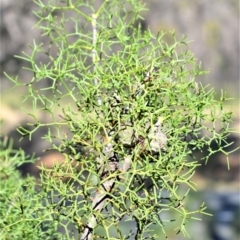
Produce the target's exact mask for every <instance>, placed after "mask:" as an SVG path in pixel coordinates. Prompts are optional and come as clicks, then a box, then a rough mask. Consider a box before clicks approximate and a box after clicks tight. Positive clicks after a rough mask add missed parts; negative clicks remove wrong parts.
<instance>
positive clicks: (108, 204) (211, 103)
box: [0, 0, 232, 239]
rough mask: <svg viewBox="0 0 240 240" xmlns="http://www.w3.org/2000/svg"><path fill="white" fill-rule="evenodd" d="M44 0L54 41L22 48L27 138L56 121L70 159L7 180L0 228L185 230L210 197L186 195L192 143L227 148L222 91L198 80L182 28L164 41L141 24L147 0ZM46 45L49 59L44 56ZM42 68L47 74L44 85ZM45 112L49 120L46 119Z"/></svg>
mask: <svg viewBox="0 0 240 240" xmlns="http://www.w3.org/2000/svg"><path fill="white" fill-rule="evenodd" d="M36 3H37V5H38V6H39V7H40V10H39V11H38V12H36V13H35V14H36V16H37V17H38V19H39V22H38V24H37V27H39V28H40V29H41V31H42V34H43V35H45V36H47V37H48V39H49V45H48V46H47V45H46V44H42V43H40V44H37V43H35V42H33V45H32V46H31V48H32V54H30V55H28V54H26V53H23V56H18V58H21V59H23V60H25V61H26V62H28V64H29V67H27V68H26V69H27V70H28V71H31V72H32V73H33V78H32V80H31V82H30V83H29V84H26V87H28V94H27V96H25V99H24V101H32V104H33V105H32V106H33V111H31V112H30V113H29V115H30V116H32V117H33V122H32V123H30V124H32V129H31V130H30V131H29V129H25V128H23V127H20V128H19V131H20V132H21V133H22V135H23V136H29V137H30V138H31V136H32V134H34V132H35V131H36V130H37V129H38V128H40V127H42V126H49V132H48V135H47V136H45V139H47V140H48V141H50V142H51V143H52V148H53V149H57V150H58V151H59V152H62V153H64V154H65V160H64V161H63V162H62V163H61V164H56V166H55V167H54V169H45V168H42V174H41V178H40V180H39V181H37V182H36V183H34V182H33V180H32V179H31V178H29V179H26V180H21V181H19V182H18V186H19V187H18V188H17V189H19V190H16V189H14V190H13V188H12V187H11V186H9V187H7V188H6V189H9V190H6V191H7V192H6V194H3V195H2V196H1V197H3V201H4V202H6V201H7V202H8V204H5V205H4V206H5V208H4V207H1V214H3V216H4V215H5V216H6V219H5V220H4V221H2V222H1V229H2V230H0V231H1V232H0V235H1V237H2V239H43V237H44V238H45V239H133V238H134V237H135V239H158V235H157V233H156V231H155V229H156V227H157V228H158V229H161V231H162V233H163V234H164V235H167V234H166V233H165V231H164V229H165V226H166V225H168V224H171V222H172V221H178V228H177V229H176V233H177V232H182V233H183V234H184V235H187V232H186V229H185V225H186V223H188V222H189V221H190V220H191V219H194V218H195V214H198V213H205V212H204V210H205V207H204V205H202V206H199V209H196V210H194V211H190V210H188V209H187V208H186V207H185V201H186V198H187V195H188V193H189V190H190V189H195V188H194V186H195V184H194V183H193V182H192V181H191V178H192V176H193V174H194V171H195V168H196V167H197V166H198V165H199V159H195V157H194V152H195V150H200V151H201V150H202V149H203V147H206V146H207V148H208V153H209V154H207V155H206V156H205V157H204V159H202V160H206V161H207V160H208V158H209V156H211V155H212V154H214V153H215V152H219V151H220V152H223V153H224V154H225V155H226V156H228V154H229V153H228V152H226V151H225V147H227V142H226V138H227V136H228V135H229V133H230V129H229V124H230V122H231V116H232V113H231V112H228V111H225V110H224V108H223V103H224V102H225V100H226V97H225V95H224V94H222V96H221V98H220V99H218V100H215V92H214V90H213V89H209V88H208V87H204V86H202V85H201V84H199V83H197V82H196V81H195V78H196V77H197V76H198V75H200V74H203V71H202V70H201V67H200V65H197V64H196V59H195V58H194V56H193V54H192V53H191V52H190V51H189V50H188V42H186V39H185V37H182V38H181V39H180V40H178V39H177V37H176V36H175V34H174V32H172V41H173V44H171V45H168V44H167V43H166V42H164V41H163V36H164V33H161V32H160V33H159V34H158V35H157V36H154V35H153V34H152V33H151V31H150V30H146V31H143V30H142V29H141V26H140V25H139V26H138V27H137V28H135V27H134V25H135V23H136V22H137V21H138V20H139V19H141V15H140V12H141V11H142V10H144V7H143V5H142V3H141V2H140V1H135V0H125V1H117V0H112V1H96V2H95V1H88V2H87V3H85V1H82V0H76V1H71V0H68V1H62V2H59V1H53V0H49V2H48V3H47V4H46V5H45V4H44V3H43V2H41V1H40V0H37V1H36ZM69 26H70V30H69ZM40 55H45V59H47V60H46V62H40V63H38V61H37V58H38V56H40ZM9 78H10V79H11V80H12V81H13V82H14V83H15V84H16V86H19V85H24V84H23V83H21V82H20V81H19V80H17V78H15V79H14V78H11V77H9ZM46 80H48V82H50V83H51V84H49V85H48V86H45V87H42V88H40V89H39V83H41V82H46ZM59 109H61V112H62V113H61V117H60V118H59V117H58V116H57V114H56V113H58V112H59ZM39 112H45V114H46V119H48V117H49V116H50V117H51V118H52V122H47V123H46V122H41V121H40V119H39V118H38V113H39ZM48 115H49V116H48ZM219 126H220V131H217V130H216V129H217V128H219ZM55 138H58V139H60V145H56V144H55V143H54V139H55ZM213 142H216V143H217V145H218V149H211V143H213ZM12 178H14V176H13V175H11V179H12ZM17 178H19V175H18V176H17ZM1 179H2V176H1ZM9 181H10V180H9ZM11 181H14V180H11ZM11 181H10V183H11ZM10 189H11V190H10ZM9 191H11V192H9ZM15 195H16V196H17V197H16V198H15V197H14V196H15ZM9 196H11V198H12V199H10V200H9ZM6 206H8V209H11V210H9V211H11V212H10V213H8V214H7V213H6V211H8V209H6ZM9 206H11V207H9ZM168 213H170V214H171V213H174V214H175V216H176V215H177V217H176V219H171V218H169V216H170V215H168ZM166 214H167V215H166ZM128 222H130V223H129V224H128ZM129 226H130V227H129ZM9 236H11V237H10V238H9Z"/></svg>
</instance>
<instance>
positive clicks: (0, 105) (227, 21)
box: [0, 0, 240, 240]
mask: <svg viewBox="0 0 240 240" xmlns="http://www.w3.org/2000/svg"><path fill="white" fill-rule="evenodd" d="M143 2H145V3H146V7H147V8H148V9H149V11H146V12H144V13H143V14H144V17H145V20H142V21H141V22H140V24H141V25H142V28H143V29H146V28H148V27H150V29H151V30H152V31H153V32H154V33H157V32H158V31H161V30H162V31H165V32H169V31H171V30H175V31H176V35H177V36H178V37H179V38H180V37H181V35H188V40H189V41H190V40H193V42H192V43H191V44H190V46H189V48H190V50H191V51H192V52H194V54H195V56H196V58H197V60H198V61H200V62H201V63H202V66H203V69H204V70H209V74H208V75H203V76H201V77H199V78H198V79H197V81H199V82H202V83H203V84H204V85H207V84H210V85H211V86H212V87H214V88H215V89H216V92H217V96H216V97H218V96H220V92H221V89H223V90H224V91H226V92H227V96H228V97H231V98H234V100H231V101H229V102H228V106H225V107H227V108H231V109H232V111H233V112H234V113H235V117H234V119H233V124H232V127H233V128H235V129H236V131H238V133H234V134H232V135H231V136H229V142H234V144H233V146H232V148H234V147H237V146H239V145H240V135H239V131H240V123H239V109H240V105H239V91H240V85H239V29H238V27H239V2H238V1H237V0H225V1H223V0H213V1H208V0H201V1H200V0H191V1H189V0H147V1H146V0H145V1H143ZM0 4H1V8H0V16H1V21H0V33H1V35H0V38H1V39H0V43H1V46H0V48H1V49H0V50H1V51H0V79H1V81H0V90H1V99H0V119H1V120H3V124H2V125H1V132H2V134H4V135H6V136H9V137H13V138H14V142H15V143H14V144H15V145H14V146H15V148H19V147H21V148H23V150H24V151H25V152H26V153H27V154H32V153H33V152H35V154H36V156H37V157H40V160H39V161H38V163H37V164H36V165H38V164H40V161H41V162H44V163H45V164H47V165H48V166H49V167H51V164H52V161H53V159H57V160H61V159H62V158H63V157H62V155H61V154H59V153H56V152H48V153H44V152H43V149H46V148H47V147H48V143H46V142H45V141H44V140H41V139H40V138H41V137H42V136H44V134H45V133H46V131H47V129H41V130H40V131H39V132H37V133H36V134H35V136H34V137H33V139H32V141H31V143H30V142H29V141H28V140H27V139H23V140H22V141H21V142H19V138H20V136H19V134H18V133H17V131H16V127H17V125H18V124H19V123H21V124H25V123H26V122H27V120H28V116H27V115H26V114H25V113H24V111H22V110H21V107H22V106H25V107H27V108H28V107H29V106H28V105H27V104H26V103H21V101H22V97H21V95H24V93H25V92H24V91H26V89H19V88H17V89H13V90H11V91H10V89H11V88H12V87H13V85H12V83H11V82H10V81H9V80H7V79H6V77H5V76H4V74H3V72H7V73H8V74H9V75H10V76H15V75H18V77H19V79H20V80H21V81H23V82H26V83H28V82H30V80H31V77H32V76H31V73H29V72H27V71H24V70H23V69H22V67H23V66H26V62H23V61H22V60H21V59H17V58H14V57H13V55H21V53H22V51H24V52H26V53H28V52H30V51H31V49H30V48H29V46H28V44H32V41H33V39H35V40H36V42H38V43H39V42H44V43H47V38H45V37H41V33H40V31H39V30H38V29H33V26H34V25H35V24H36V22H37V18H36V17H35V16H34V14H33V13H32V11H34V10H36V8H37V6H36V5H35V4H34V3H33V0H19V1H16V0H1V3H0ZM56 14H58V12H56ZM136 25H137V23H136ZM165 40H166V41H169V42H171V39H170V34H169V35H168V34H166V36H165ZM38 61H44V59H41V56H39V59H38ZM45 84H46V86H47V85H48V82H47V80H46V83H45ZM56 114H58V113H56ZM39 118H42V119H45V116H39ZM45 120H46V121H47V119H45ZM203 134H204V133H203ZM201 154H204V153H199V158H200V157H201ZM229 160H230V167H231V169H230V171H228V170H227V164H226V161H225V159H223V157H222V156H221V155H220V154H218V155H215V156H213V157H212V158H211V159H210V160H209V162H208V165H207V166H206V165H205V163H202V166H200V167H199V169H198V171H197V173H196V174H195V177H194V178H195V181H196V183H197V189H198V190H199V192H198V193H192V194H191V199H190V200H189V202H188V204H189V205H190V206H193V208H194V206H195V205H196V204H197V205H199V203H201V202H202V201H205V202H207V205H208V207H209V212H210V213H213V214H214V217H212V218H211V217H204V219H203V221H202V222H193V223H192V224H191V225H190V226H189V232H190V235H191V236H192V237H191V239H195V240H199V239H206V240H208V239H209V240H210V239H213V240H220V239H222V240H229V239H233V240H234V239H239V236H240V233H239V232H240V224H239V216H240V214H239V212H240V211H239V205H240V199H239V180H240V178H239V175H240V174H239V167H240V162H239V150H238V151H236V152H234V153H233V154H231V155H230V156H229ZM36 165H26V166H24V167H23V168H22V169H21V170H22V171H23V174H26V173H31V174H34V175H36V176H37V175H38V173H39V172H38V169H37V167H36ZM202 217H203V216H202ZM173 227H176V226H173ZM171 231H172V229H171V228H170V229H169V234H170V235H171ZM170 239H178V240H180V239H182V237H181V236H178V235H177V236H175V235H174V234H173V235H172V237H171V238H170Z"/></svg>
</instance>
